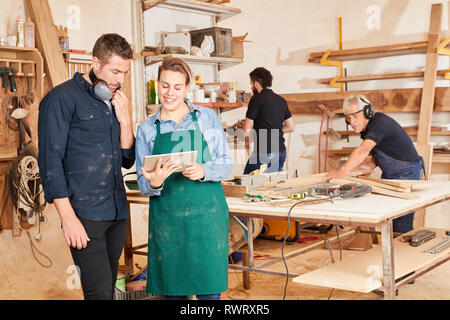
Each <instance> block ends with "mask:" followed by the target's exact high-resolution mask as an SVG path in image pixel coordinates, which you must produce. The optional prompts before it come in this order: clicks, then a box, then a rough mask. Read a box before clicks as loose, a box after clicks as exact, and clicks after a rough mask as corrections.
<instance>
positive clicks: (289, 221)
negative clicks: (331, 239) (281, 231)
mask: <svg viewBox="0 0 450 320" xmlns="http://www.w3.org/2000/svg"><path fill="white" fill-rule="evenodd" d="M323 200H324V199H322V198H321V199H314V200H301V201H298V202H296V203H294V204H293V205H292V206H291V208H290V209H289V212H288V216H287V219H288V225H287V230H286V234H285V235H284V239H283V243H282V245H281V258H282V259H283V264H284V268H285V269H286V283H285V284H284V293H283V300H285V298H286V290H287V285H288V281H289V268H288V266H287V264H286V259H285V258H284V245H285V244H286V239H287V236H288V233H289V228H290V224H291V212H292V209H294V208H295V207H296V206H297V205H299V204H301V203H310V202H316V201H323ZM325 200H326V199H325ZM299 238H300V235H299Z"/></svg>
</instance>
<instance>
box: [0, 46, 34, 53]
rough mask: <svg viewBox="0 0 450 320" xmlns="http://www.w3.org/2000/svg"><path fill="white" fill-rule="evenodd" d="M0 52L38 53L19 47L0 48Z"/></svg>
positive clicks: (31, 49) (32, 49)
mask: <svg viewBox="0 0 450 320" xmlns="http://www.w3.org/2000/svg"><path fill="white" fill-rule="evenodd" d="M0 50H3V51H11V52H17V51H21V52H30V51H38V49H36V48H21V47H8V46H0Z"/></svg>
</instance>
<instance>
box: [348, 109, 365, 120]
mask: <svg viewBox="0 0 450 320" xmlns="http://www.w3.org/2000/svg"><path fill="white" fill-rule="evenodd" d="M363 111H364V109H361V110H359V111H356V112H353V113H349V114H346V115H345V121H346V122H347V123H350V121H351V119H355V118H356V114H358V113H360V112H363Z"/></svg>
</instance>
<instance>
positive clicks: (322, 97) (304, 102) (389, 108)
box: [281, 87, 450, 114]
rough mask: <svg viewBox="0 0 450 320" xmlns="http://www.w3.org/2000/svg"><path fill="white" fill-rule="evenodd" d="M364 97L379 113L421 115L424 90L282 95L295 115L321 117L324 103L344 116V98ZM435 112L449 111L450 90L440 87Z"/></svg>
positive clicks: (331, 110) (332, 111)
mask: <svg viewBox="0 0 450 320" xmlns="http://www.w3.org/2000/svg"><path fill="white" fill-rule="evenodd" d="M357 94H362V95H365V96H366V97H367V98H368V99H369V100H370V101H371V103H372V105H373V106H374V108H375V111H376V112H419V111H420V101H421V99H422V89H420V88H416V89H387V90H359V91H343V92H340V91H333V92H313V93H290V94H281V96H282V97H283V98H285V99H286V101H287V103H288V106H289V110H290V111H291V113H292V114H322V111H321V110H320V109H319V108H317V106H318V105H320V104H323V105H324V106H325V107H327V108H328V110H329V111H330V112H331V113H334V114H342V112H343V111H342V104H343V102H344V99H345V98H346V97H348V96H351V95H357ZM434 101H435V103H434V111H450V88H449V87H439V88H436V90H435V99H434Z"/></svg>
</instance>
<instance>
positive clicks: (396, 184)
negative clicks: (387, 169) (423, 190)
mask: <svg viewBox="0 0 450 320" xmlns="http://www.w3.org/2000/svg"><path fill="white" fill-rule="evenodd" d="M358 178H359V179H362V180H368V181H373V182H379V183H383V184H387V185H390V186H394V187H399V188H403V189H409V191H408V192H410V191H411V183H410V182H403V180H395V181H394V180H391V179H377V178H372V177H365V176H359V177H358ZM418 181H420V180H418Z"/></svg>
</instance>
